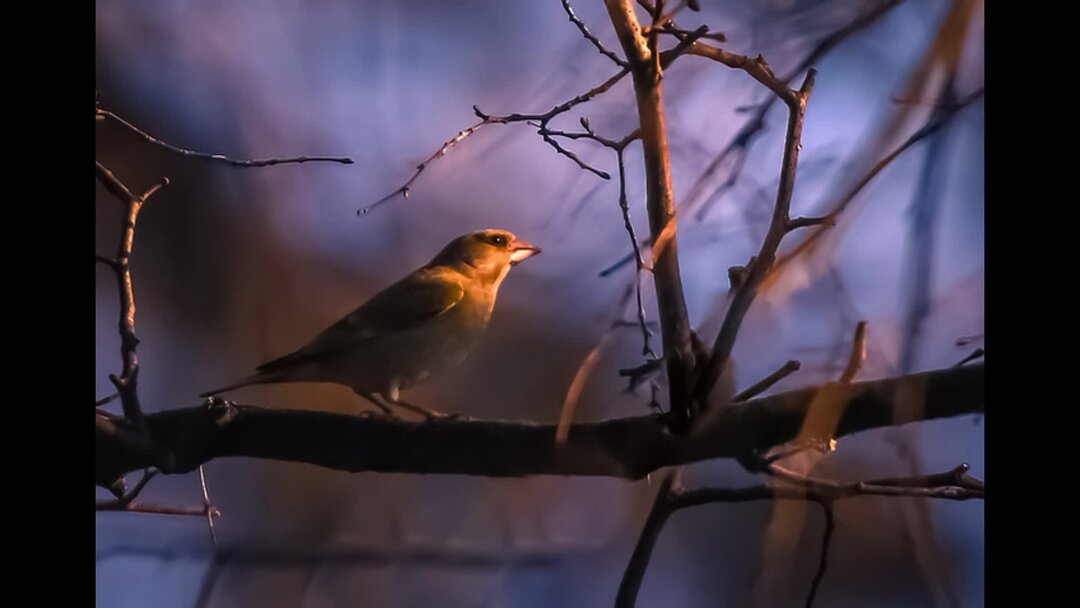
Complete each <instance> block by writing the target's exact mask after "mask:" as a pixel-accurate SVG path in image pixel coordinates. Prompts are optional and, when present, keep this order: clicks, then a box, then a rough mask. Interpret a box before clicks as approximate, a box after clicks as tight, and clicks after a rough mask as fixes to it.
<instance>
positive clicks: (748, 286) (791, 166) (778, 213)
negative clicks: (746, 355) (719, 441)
mask: <svg viewBox="0 0 1080 608" xmlns="http://www.w3.org/2000/svg"><path fill="white" fill-rule="evenodd" d="M815 75H816V71H815V70H814V69H813V68H810V69H809V70H808V71H807V72H806V77H805V78H804V79H803V83H802V86H800V87H799V90H798V91H792V92H791V96H790V97H787V96H785V97H784V100H785V102H787V104H788V129H787V136H786V139H785V144H784V158H783V161H782V162H783V164H782V165H781V169H780V184H779V186H778V187H777V191H776V204H775V206H774V207H773V214H772V220H771V222H770V224H769V231H768V233H767V234H766V235H765V239H764V241H763V242H762V243H761V249H760V250H759V251H758V253H757V255H756V256H755V257H754V263H753V264H752V265H750V268H749V269H748V272H747V274H746V278H745V280H744V281H743V282H742V283H741V284H740V285H739V287H738V289H736V290H735V295H734V297H733V298H732V301H731V306H730V307H729V308H728V312H727V315H725V317H724V321H723V324H722V325H721V327H720V332H719V334H717V336H716V340H715V342H714V343H713V348H712V356H711V358H710V359H709V361H708V362H707V363H706V364H705V366H704V368H703V370H702V372H701V374H700V376H699V377H698V381H697V384H696V386H695V387H694V398H695V400H696V401H697V402H698V403H705V402H706V398H707V397H708V395H709V392H710V391H711V390H712V388H713V386H714V385H715V384H716V382H717V380H719V379H720V377H721V375H722V374H723V372H724V367H726V366H727V365H728V360H729V359H730V357H731V351H732V349H733V348H734V346H735V339H736V337H737V336H738V334H739V327H740V326H741V325H742V320H743V317H745V316H746V313H747V311H748V310H750V305H751V304H752V303H753V302H754V298H755V297H756V296H757V293H758V288H759V287H760V285H761V283H762V281H763V280H764V279H765V277H766V276H767V275H768V272H769V270H770V268H771V267H772V265H773V262H774V260H775V259H776V252H777V249H778V248H779V247H780V241H781V240H783V238H784V235H785V234H787V232H788V226H789V224H790V222H791V217H790V210H791V196H792V193H793V192H794V190H795V175H796V169H797V166H798V162H799V148H800V146H801V145H802V143H801V139H802V126H803V118H804V116H805V114H806V104H807V100H808V99H809V98H810V92H811V91H812V90H813V87H814V77H815ZM785 89H786V87H785Z"/></svg>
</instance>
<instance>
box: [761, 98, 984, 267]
mask: <svg viewBox="0 0 1080 608" xmlns="http://www.w3.org/2000/svg"><path fill="white" fill-rule="evenodd" d="M982 95H983V89H982V88H979V89H978V90H977V91H975V92H973V93H971V94H969V95H967V96H965V97H964V98H962V99H960V100H959V101H958V102H957V103H956V104H955V105H954V106H952V107H951V108H949V110H948V111H946V112H942V113H940V114H939V115H937V116H935V117H931V119H930V120H929V121H928V122H927V123H926V124H924V125H923V126H922V127H921V128H920V129H919V130H918V131H916V132H915V133H913V134H912V135H911V136H910V137H908V138H907V140H905V141H904V142H903V143H901V144H900V145H899V146H897V147H896V148H894V149H893V150H892V151H891V152H889V153H888V154H886V155H885V156H884V157H883V158H882V159H881V160H879V161H878V162H877V163H876V164H875V165H874V166H873V167H871V168H870V170H869V171H867V172H866V174H865V175H863V176H862V177H861V178H860V179H859V181H857V182H855V184H854V185H853V186H852V187H851V188H850V189H848V190H847V191H846V192H844V193H843V194H842V195H841V196H840V197H839V198H838V199H837V200H836V201H835V202H834V203H833V204H832V206H831V209H830V210H829V212H828V213H827V214H825V215H824V216H823V218H831V219H832V220H834V221H832V222H822V223H821V224H820V225H818V226H817V227H816V228H815V230H814V231H813V233H811V234H810V235H809V236H808V237H806V238H805V239H804V240H803V241H801V242H800V243H799V244H798V245H796V246H795V247H794V248H792V250H791V251H790V252H789V253H787V254H785V255H783V256H781V257H780V258H778V259H777V260H776V264H775V265H774V266H773V271H772V272H771V273H770V274H769V277H768V278H767V279H766V281H765V283H766V286H767V285H768V284H769V283H770V282H771V281H773V280H775V278H776V277H778V276H779V273H780V271H781V270H783V268H784V267H786V266H787V265H788V264H789V263H790V262H791V260H793V259H795V258H797V257H799V256H801V255H803V254H805V253H807V252H809V251H810V250H812V249H813V248H814V247H815V246H816V245H817V243H818V242H820V240H821V239H822V238H823V237H824V235H825V233H826V232H828V230H829V229H830V228H831V227H832V226H834V225H835V223H836V222H835V219H836V218H837V217H838V216H839V215H840V214H841V213H843V211H844V210H845V209H846V208H847V206H848V204H849V203H851V201H852V200H854V199H855V197H856V196H857V195H858V194H859V193H860V192H862V190H863V188H865V187H866V186H867V185H868V184H869V183H870V182H871V181H873V180H874V178H875V177H877V176H878V174H880V173H881V172H882V171H884V170H885V168H886V167H888V166H889V165H890V164H891V163H892V162H893V161H894V160H896V159H897V158H898V157H900V155H902V154H903V153H904V152H906V151H907V150H909V149H910V148H911V147H912V146H914V145H915V144H917V143H919V142H920V141H922V140H923V139H925V138H926V137H928V136H930V135H932V134H934V133H935V132H936V131H937V130H938V129H940V128H941V127H942V126H944V125H945V124H946V123H947V122H948V121H949V120H951V119H952V118H953V117H954V116H956V114H957V113H958V112H959V111H960V110H962V109H964V108H966V107H967V106H968V105H970V104H971V103H973V102H974V101H976V100H978V99H980V98H981V97H982Z"/></svg>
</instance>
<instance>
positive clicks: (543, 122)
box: [356, 68, 630, 215]
mask: <svg viewBox="0 0 1080 608" xmlns="http://www.w3.org/2000/svg"><path fill="white" fill-rule="evenodd" d="M629 72H630V71H629V69H627V68H623V69H622V70H621V71H619V73H617V74H615V75H614V76H612V77H611V78H608V79H607V80H605V81H604V82H602V83H600V84H599V85H597V86H595V87H593V88H592V89H589V90H588V91H586V92H584V93H582V94H581V95H578V96H576V97H574V98H572V99H570V100H568V101H565V102H563V103H561V104H559V105H557V106H555V107H553V108H552V109H550V110H548V111H547V112H544V113H543V114H519V113H514V114H508V115H506V116H497V115H492V114H486V113H484V112H482V111H480V108H478V107H476V106H473V112H474V113H475V114H476V116H477V117H478V118H479V119H480V122H478V123H476V124H475V125H473V126H471V127H469V128H467V129H464V130H462V131H458V134H457V135H455V136H454V137H451V138H450V139H448V140H446V141H445V142H443V144H442V145H441V146H439V148H438V149H437V150H435V152H434V153H432V154H431V156H429V157H427V158H426V159H424V161H423V162H422V163H420V164H419V165H417V166H416V169H415V170H414V171H413V174H412V175H411V176H410V177H409V179H408V180H407V181H406V182H405V183H404V184H402V185H401V186H400V187H398V188H397V189H396V190H394V191H393V192H391V193H390V194H387V195H386V196H384V197H382V198H380V199H379V200H377V201H375V202H374V203H371V204H370V205H367V206H365V207H361V208H360V209H357V211H356V214H357V215H366V214H367V213H369V212H370V211H372V210H373V209H375V208H376V207H379V206H381V205H383V204H384V203H387V202H389V201H391V200H393V199H395V198H397V197H398V196H401V197H402V198H408V197H409V189H410V188H411V187H412V185H413V182H415V181H416V179H417V178H418V177H420V174H421V173H423V172H424V170H425V169H427V167H428V165H429V164H431V163H432V162H433V161H435V160H436V159H439V158H441V157H443V156H445V155H446V153H447V152H449V151H450V148H452V147H454V146H455V145H457V144H458V143H460V142H461V141H463V140H464V139H466V138H467V137H469V136H470V135H472V134H473V133H476V132H477V131H479V130H480V129H481V128H482V127H484V126H486V125H505V124H509V123H512V122H531V121H535V122H538V123H539V124H538V125H536V126H537V127H539V129H540V130H541V131H543V130H546V128H547V124H548V122H550V121H551V119H552V118H555V117H556V116H558V115H560V114H563V113H565V112H569V111H570V110H571V109H572V108H573V107H574V106H577V105H579V104H583V103H585V102H587V101H589V100H591V99H593V98H594V97H596V96H598V95H603V94H604V93H605V92H607V91H608V90H609V89H610V88H611V87H613V86H615V84H616V83H618V82H619V81H620V80H622V78H623V77H624V76H626V75H627V74H628V73H629ZM541 135H542V136H543V133H541ZM544 141H545V142H547V143H548V144H549V145H551V146H552V147H554V148H555V149H556V151H558V152H559V153H560V154H564V155H566V156H567V157H568V158H571V159H572V160H574V161H575V162H577V163H578V166H580V167H581V168H582V169H586V170H588V171H591V172H593V173H595V174H597V175H599V176H600V177H603V178H604V179H610V177H611V176H610V175H608V174H606V173H604V172H603V171H599V170H597V169H594V168H592V167H590V166H588V165H585V164H584V163H583V162H582V161H581V160H580V159H579V158H577V156H575V155H573V153H571V152H569V151H567V150H564V149H563V148H562V147H561V146H560V145H559V144H558V143H557V142H555V141H554V140H553V139H551V138H549V137H547V136H544Z"/></svg>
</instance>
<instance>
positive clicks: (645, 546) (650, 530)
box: [615, 464, 986, 608]
mask: <svg viewBox="0 0 1080 608" xmlns="http://www.w3.org/2000/svg"><path fill="white" fill-rule="evenodd" d="M777 471H779V472H777ZM769 472H770V474H771V475H773V476H774V477H777V478H778V479H780V480H781V481H782V482H787V483H789V484H793V485H786V484H782V483H764V484H761V485H756V486H748V487H742V488H714V487H706V488H697V489H692V490H691V489H686V488H683V487H681V485H679V484H677V483H676V482H675V479H674V474H672V475H669V476H668V477H666V478H665V479H664V481H663V482H662V483H661V484H660V488H659V491H658V492H657V494H656V500H655V501H654V502H653V505H652V508H651V509H650V510H649V516H648V518H647V519H646V521H645V525H644V526H642V529H641V534H640V535H639V536H638V542H637V545H636V546H635V547H634V553H633V555H631V557H630V561H629V562H627V566H626V570H625V571H624V573H623V578H622V581H621V583H620V584H619V592H618V595H617V596H616V600H615V606H616V607H617V608H629V607H631V606H633V605H634V603H635V600H636V598H637V593H638V590H639V589H640V587H641V581H642V579H643V578H644V575H645V571H646V569H647V567H648V564H649V559H650V557H651V556H652V551H653V548H654V547H655V545H656V541H657V540H658V539H659V538H660V533H661V531H662V530H663V527H664V524H666V523H667V521H668V519H669V517H670V516H671V514H672V513H674V512H675V511H678V510H680V509H686V508H689V507H695V506H699V505H704V504H710V503H717V502H723V503H743V502H750V501H757V500H802V501H810V502H815V503H817V504H819V505H822V506H823V507H827V508H826V514H825V532H824V535H823V538H822V541H823V544H822V552H821V559H820V560H819V562H818V569H817V572H816V573H815V575H814V580H813V582H812V584H811V589H810V595H809V597H808V598H807V603H806V606H810V605H812V603H813V600H814V597H815V596H816V594H817V590H818V589H819V587H820V584H821V580H822V578H823V577H824V574H825V564H826V557H827V555H828V548H829V545H830V543H831V540H832V534H833V531H834V530H835V521H834V517H833V513H832V509H831V507H832V503H833V502H835V501H837V500H844V499H848V498H854V497H857V496H907V497H929V498H940V499H945V500H958V501H962V500H972V499H982V498H985V496H986V489H985V485H984V484H983V482H982V481H981V480H978V479H975V478H973V477H971V476H970V475H968V473H967V472H968V466H967V465H966V464H961V465H959V466H957V467H955V468H953V469H952V470H950V471H946V472H944V473H936V474H932V475H920V476H913V477H904V478H893V479H878V480H871V481H856V482H836V481H829V480H820V479H815V478H811V477H805V476H802V475H799V474H797V473H793V472H791V471H788V470H786V469H783V468H781V467H775V466H774V467H771V468H770V470H769Z"/></svg>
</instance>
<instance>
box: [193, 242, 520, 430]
mask: <svg viewBox="0 0 1080 608" xmlns="http://www.w3.org/2000/svg"><path fill="white" fill-rule="evenodd" d="M538 253H540V248H539V247H536V246H534V245H531V244H529V243H526V242H525V241H522V240H519V239H518V238H517V237H515V236H514V235H513V234H512V233H510V232H507V231H506V230H481V231H479V232H471V233H469V234H465V235H463V236H460V237H458V238H456V239H454V240H453V241H450V244H448V245H447V246H446V247H444V248H443V250H442V251H440V252H439V254H438V255H436V256H435V258H434V259H432V260H431V262H429V263H428V264H427V265H425V266H423V267H422V268H420V269H418V270H416V271H415V272H413V273H412V274H410V275H408V276H407V277H405V278H404V279H402V280H400V281H398V282H397V283H394V284H393V285H391V286H389V287H387V288H386V289H384V290H383V291H381V292H379V293H377V294H375V296H374V297H372V298H371V299H370V300H368V301H367V302H365V303H363V304H361V305H360V307H359V308H357V309H356V310H354V311H352V312H351V313H349V314H348V315H346V316H345V317H344V318H342V319H341V320H340V321H338V322H337V323H334V324H333V325H331V326H330V327H329V328H327V329H326V330H325V331H324V332H322V333H321V334H319V335H318V336H316V337H315V339H314V340H312V341H311V342H309V343H308V344H307V345H306V346H304V347H303V348H301V349H299V350H297V351H295V352H293V353H290V354H288V355H285V356H284V357H280V358H278V359H274V360H273V361H270V362H269V363H264V364H263V365H260V366H259V367H257V368H256V373H255V374H253V375H251V376H249V377H247V378H246V379H244V380H242V381H240V382H237V383H236V384H231V385H229V386H226V387H224V388H219V389H216V390H212V391H207V392H205V393H203V394H202V395H200V396H201V397H209V396H211V395H217V394H219V393H223V392H226V391H230V390H233V389H236V388H240V387H242V386H248V385H250V384H272V383H279V382H333V383H336V384H343V385H345V386H348V387H350V388H352V389H353V391H355V392H356V393H357V394H358V395H360V396H362V397H364V398H365V399H367V400H368V401H371V402H372V403H373V404H375V405H376V406H377V407H379V409H381V410H382V411H383V412H385V413H387V414H392V410H391V409H390V407H389V406H388V405H387V404H386V403H385V402H387V401H388V402H389V403H391V404H394V405H399V406H402V407H405V408H408V409H411V410H414V411H417V412H420V413H422V414H425V415H427V416H429V417H431V416H437V415H438V414H437V413H435V412H433V411H431V410H428V409H426V408H422V407H419V406H415V405H411V404H408V403H405V402H403V401H401V400H400V398H399V393H400V391H401V390H402V389H405V388H408V387H410V386H412V385H415V384H417V383H419V382H421V381H423V380H426V379H428V378H430V377H431V376H434V375H436V374H439V373H441V372H444V371H446V370H449V369H451V368H453V367H455V366H457V365H458V364H460V363H461V362H462V361H463V360H464V359H465V358H466V357H467V356H468V355H469V353H471V352H472V351H473V349H474V348H475V347H476V345H477V344H478V343H479V341H480V338H481V337H482V336H483V335H484V331H485V330H486V329H487V325H488V320H489V319H490V318H491V311H492V309H493V308H494V306H495V297H496V295H497V294H498V292H499V286H500V285H501V284H502V282H503V279H505V278H506V274H507V273H508V272H509V271H510V267H511V266H514V265H515V264H517V263H518V262H520V261H522V260H524V259H526V258H529V257H531V256H533V255H536V254H538Z"/></svg>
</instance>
